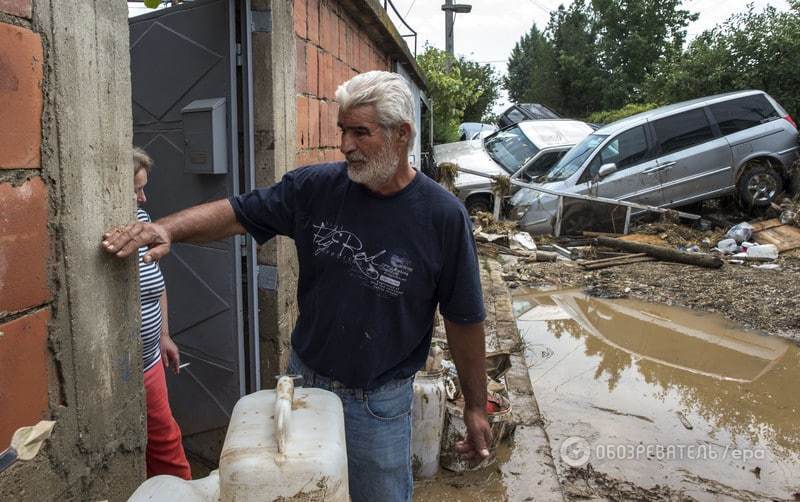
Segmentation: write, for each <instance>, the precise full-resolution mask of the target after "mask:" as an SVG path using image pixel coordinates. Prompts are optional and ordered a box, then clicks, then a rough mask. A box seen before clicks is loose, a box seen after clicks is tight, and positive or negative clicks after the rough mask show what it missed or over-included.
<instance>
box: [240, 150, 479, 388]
mask: <svg viewBox="0 0 800 502" xmlns="http://www.w3.org/2000/svg"><path fill="white" fill-rule="evenodd" d="M230 201H231V204H232V205H233V209H234V211H235V213H236V218H237V219H238V220H239V222H240V223H241V224H242V226H244V227H245V228H246V229H247V231H248V232H250V234H252V235H253V237H254V238H255V239H256V240H257V241H258V242H259V243H264V242H265V241H267V240H269V239H270V238H272V237H273V236H275V235H276V234H280V235H286V236H289V237H291V238H293V239H294V241H295V245H296V247H297V257H298V260H299V265H300V276H299V282H298V287H297V301H298V304H299V308H300V316H299V319H298V321H297V325H296V326H295V328H294V331H293V332H292V346H293V348H294V350H295V351H296V352H297V354H298V355H299V356H300V359H301V360H302V361H303V362H304V363H305V364H307V365H308V366H309V367H311V368H312V369H313V370H314V371H316V372H317V373H320V374H322V375H325V376H327V377H329V378H333V379H335V380H338V381H340V382H342V383H343V384H345V385H346V386H348V387H352V388H363V389H371V388H375V387H378V386H380V385H382V384H384V383H386V382H387V381H389V380H392V379H395V378H405V377H409V376H411V375H413V374H414V373H415V372H416V371H417V370H419V369H420V368H421V367H422V365H423V364H424V363H425V359H426V357H427V355H428V348H429V347H430V339H431V334H432V331H433V318H434V312H435V309H436V305H437V304H438V305H439V309H440V312H441V313H442V315H443V316H444V317H445V318H446V319H447V320H449V321H452V322H456V323H476V322H479V321H482V320H483V319H484V309H483V297H482V293H481V286H480V277H479V272H478V257H477V252H476V249H475V242H474V240H473V238H472V225H471V222H470V220H469V217H468V215H467V212H466V210H465V209H464V206H463V205H462V204H461V203H460V202H459V201H458V199H456V198H455V197H454V196H453V195H452V194H451V193H449V192H447V191H446V190H445V189H443V188H442V187H441V186H439V185H438V184H437V183H435V182H434V181H432V180H431V179H430V178H428V177H427V176H423V175H422V174H420V173H417V175H416V176H415V177H414V179H413V180H412V181H411V183H409V184H408V186H406V187H405V188H403V190H401V191H400V192H398V193H396V194H393V195H391V196H388V197H384V196H381V195H379V194H376V193H374V192H371V191H370V190H368V189H367V188H366V187H364V186H363V185H360V184H358V183H354V182H352V181H351V180H350V179H349V178H348V176H347V167H346V164H345V163H344V162H337V163H330V164H319V165H313V166H307V167H303V168H300V169H296V170H294V171H291V172H289V173H287V174H286V175H285V176H284V177H283V179H282V180H281V181H280V182H279V183H277V184H275V185H273V186H271V187H269V188H262V189H257V190H254V191H252V192H249V193H246V194H243V195H239V196H237V197H232V198H231V199H230Z"/></svg>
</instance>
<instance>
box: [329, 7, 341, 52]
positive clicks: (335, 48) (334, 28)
mask: <svg viewBox="0 0 800 502" xmlns="http://www.w3.org/2000/svg"><path fill="white" fill-rule="evenodd" d="M329 43H330V49H329V51H330V53H331V54H333V55H334V56H335V57H338V56H339V18H338V17H337V16H336V14H333V13H331V33H330V38H329Z"/></svg>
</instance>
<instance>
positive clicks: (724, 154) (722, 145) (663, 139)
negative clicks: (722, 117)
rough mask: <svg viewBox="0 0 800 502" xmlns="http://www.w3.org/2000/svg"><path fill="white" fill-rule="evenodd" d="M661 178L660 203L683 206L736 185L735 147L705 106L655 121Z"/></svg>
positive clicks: (660, 204) (654, 129) (658, 175)
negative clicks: (733, 166)
mask: <svg viewBox="0 0 800 502" xmlns="http://www.w3.org/2000/svg"><path fill="white" fill-rule="evenodd" d="M652 126H653V132H654V133H655V138H656V144H657V148H658V169H657V171H655V174H656V175H657V177H658V178H659V179H660V182H661V200H660V201H658V202H657V203H656V205H659V206H670V207H673V206H680V205H683V204H688V203H691V202H694V201H697V200H702V199H706V198H710V197H714V196H715V195H721V194H722V193H724V192H726V191H727V190H729V188H730V187H731V186H733V168H732V165H731V164H732V160H733V159H732V155H731V148H730V145H729V144H728V142H727V141H726V140H725V138H723V137H721V136H720V135H719V134H718V133H716V132H715V131H714V129H713V128H712V125H711V122H710V121H709V117H708V115H707V112H706V110H705V108H695V109H694V110H687V111H685V112H681V113H676V114H675V115H670V116H668V117H664V118H661V119H657V120H654V121H653V122H652Z"/></svg>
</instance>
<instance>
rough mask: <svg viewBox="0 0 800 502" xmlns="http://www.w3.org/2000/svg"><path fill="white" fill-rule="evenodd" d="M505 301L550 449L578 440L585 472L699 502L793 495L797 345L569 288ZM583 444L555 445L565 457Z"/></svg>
mask: <svg viewBox="0 0 800 502" xmlns="http://www.w3.org/2000/svg"><path fill="white" fill-rule="evenodd" d="M514 307H515V314H516V315H517V318H518V324H519V328H520V330H521V331H522V333H523V337H524V339H525V341H526V345H527V356H528V358H529V362H530V363H531V364H532V367H531V369H530V375H531V380H532V381H533V386H534V392H535V393H536V398H537V401H538V403H539V407H540V408H541V411H542V414H543V416H544V418H545V422H546V429H547V431H548V434H549V435H550V439H551V445H552V447H553V452H554V455H555V456H556V457H560V456H561V455H560V454H559V452H560V450H561V447H562V445H565V440H567V439H568V438H572V437H580V438H584V439H585V440H586V441H587V442H588V450H589V451H588V453H589V455H590V456H589V459H588V462H589V463H591V464H592V467H593V468H594V469H596V470H598V471H601V472H604V473H606V474H609V475H611V476H613V477H614V478H617V479H624V480H627V481H631V482H634V483H636V484H637V485H640V486H644V487H652V486H654V485H657V484H658V485H662V486H663V485H667V486H669V487H670V488H673V489H675V490H680V491H684V492H685V493H686V494H687V495H690V496H692V497H695V498H698V499H701V500H708V499H712V500H714V499H716V498H717V497H723V498H734V499H745V500H747V499H757V498H762V497H773V498H781V499H794V497H795V494H797V493H798V492H800V350H798V347H796V346H794V345H791V344H789V343H788V342H785V341H783V340H781V339H778V338H775V337H769V336H764V335H761V334H759V333H755V332H751V331H745V330H742V329H740V328H738V327H737V326H735V325H733V324H731V323H729V322H727V321H725V320H723V319H722V318H721V317H718V316H712V315H707V314H700V313H697V312H693V311H688V310H682V309H676V308H671V307H665V306H661V305H652V304H647V303H642V302H637V301H634V300H628V299H625V300H603V299H594V298H589V297H586V296H584V295H583V294H581V293H580V292H574V291H561V292H547V293H532V292H524V291H522V292H519V293H518V294H517V295H515V299H514ZM576 445H577V446H576ZM585 445H586V443H582V442H577V440H575V439H571V440H569V441H566V445H565V451H566V453H567V455H568V457H567V460H568V461H569V462H572V463H579V462H580V461H582V460H583V457H582V453H583V452H582V450H581V449H582V448H583V447H584V446H585ZM576 448H577V449H576ZM620 456H622V457H624V458H621V459H620V458H618V457H620ZM559 468H560V469H562V470H563V469H564V468H566V464H565V463H564V462H563V459H562V461H560V462H559ZM797 497H800V495H797Z"/></svg>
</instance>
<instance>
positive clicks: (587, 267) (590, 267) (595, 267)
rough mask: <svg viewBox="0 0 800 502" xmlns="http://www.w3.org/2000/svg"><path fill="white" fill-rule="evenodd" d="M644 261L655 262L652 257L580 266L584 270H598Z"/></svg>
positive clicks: (638, 257)
mask: <svg viewBox="0 0 800 502" xmlns="http://www.w3.org/2000/svg"><path fill="white" fill-rule="evenodd" d="M646 261H656V259H655V258H653V257H652V256H637V257H635V258H624V259H620V260H617V261H608V262H605V263H595V264H594V265H582V266H583V269H584V270H600V269H603V268H609V267H618V266H620V265H630V264H631V263H641V262H646Z"/></svg>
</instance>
